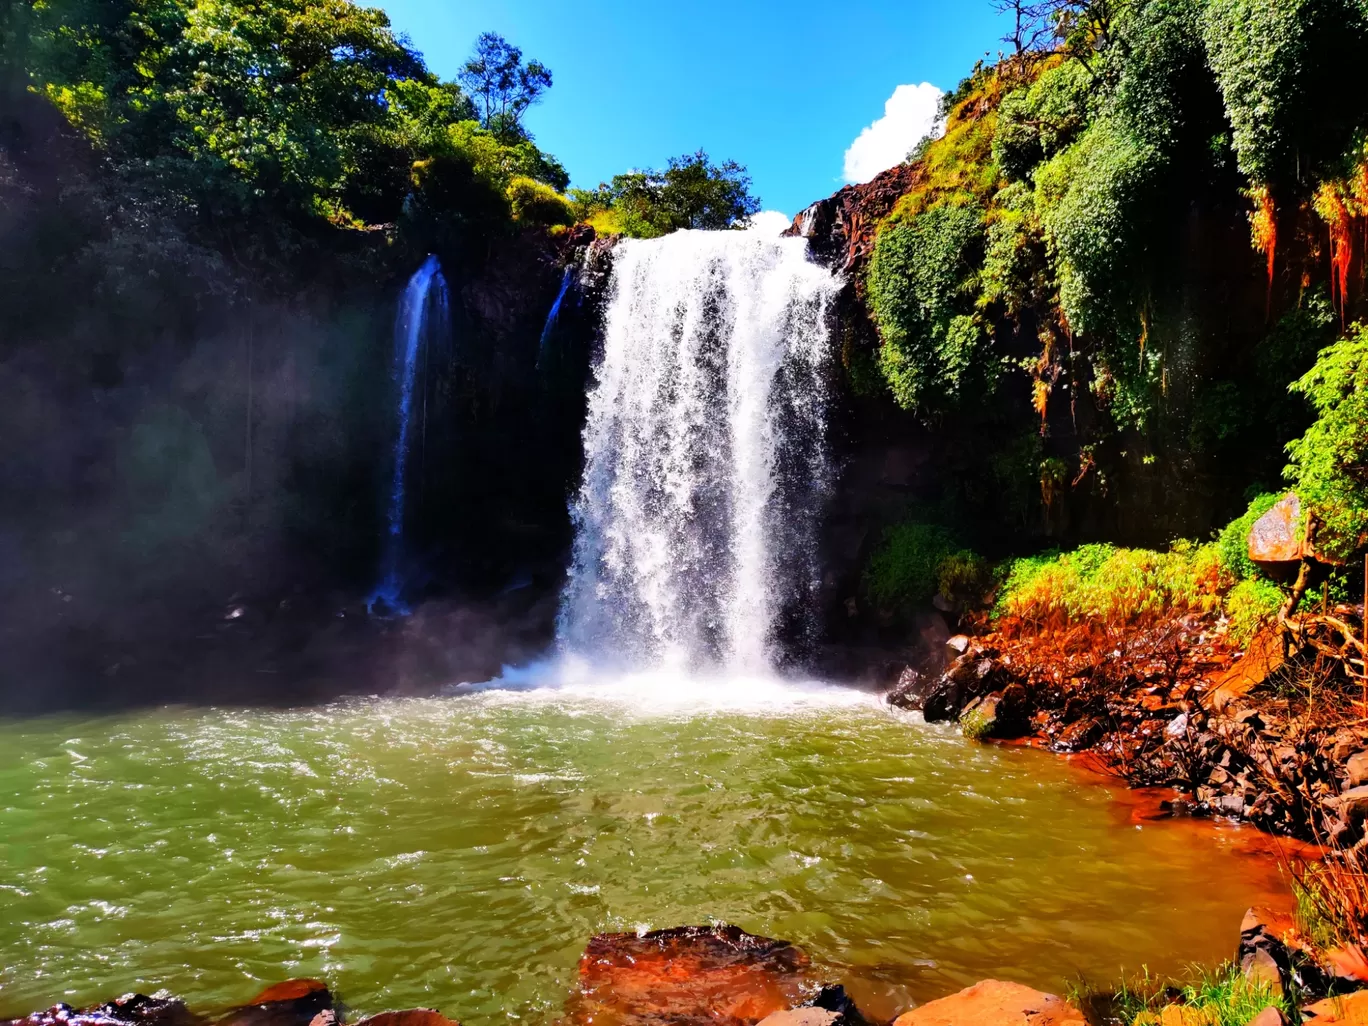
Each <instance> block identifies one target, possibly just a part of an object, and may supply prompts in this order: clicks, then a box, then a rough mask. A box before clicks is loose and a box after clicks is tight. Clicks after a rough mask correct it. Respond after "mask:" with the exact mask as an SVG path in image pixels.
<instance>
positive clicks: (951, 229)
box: [868, 204, 986, 409]
mask: <svg viewBox="0 0 1368 1026" xmlns="http://www.w3.org/2000/svg"><path fill="white" fill-rule="evenodd" d="M982 244H983V211H982V208H980V207H978V206H977V205H965V206H953V205H950V204H940V205H937V206H934V207H932V208H931V209H929V210H927V211H925V212H923V213H921V214H917V215H914V216H911V217H908V218H907V219H906V220H904V221H902V222H900V223H897V224H893V225H890V226H889V227H887V228H885V229H884V230H883V231H881V232H880V233H879V235H878V237H877V239H876V241H875V244H874V255H873V258H872V259H871V261H870V267H869V280H868V286H869V298H870V303H871V306H872V307H873V312H874V319H875V321H876V323H877V324H878V326H879V335H880V338H881V340H882V342H883V345H882V347H881V349H880V351H879V359H880V366H881V368H882V370H883V373H884V377H885V378H886V379H887V380H888V383H889V385H890V386H891V388H892V389H893V396H894V398H895V399H896V400H897V401H898V403H899V405H901V406H903V407H904V408H905V409H921V408H925V407H926V406H928V405H930V404H932V403H934V402H935V401H936V400H937V399H939V398H940V397H942V396H948V397H954V396H957V395H958V394H959V393H960V392H961V390H962V388H963V387H964V386H965V385H966V384H967V382H968V380H969V378H970V375H971V373H972V371H973V370H974V369H975V364H976V363H977V362H978V359H979V354H980V350H981V348H982V347H983V346H984V344H985V342H986V339H985V337H984V332H983V328H982V326H981V324H980V322H979V320H978V318H977V317H976V316H975V314H974V313H973V306H972V299H971V294H972V290H973V287H974V282H975V277H974V271H973V269H974V267H975V265H976V264H977V262H978V259H979V252H980V250H981V248H982Z"/></svg>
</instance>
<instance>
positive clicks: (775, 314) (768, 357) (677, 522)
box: [559, 231, 839, 673]
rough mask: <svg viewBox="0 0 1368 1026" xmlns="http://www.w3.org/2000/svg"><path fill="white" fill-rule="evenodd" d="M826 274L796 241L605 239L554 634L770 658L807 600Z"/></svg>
mask: <svg viewBox="0 0 1368 1026" xmlns="http://www.w3.org/2000/svg"><path fill="white" fill-rule="evenodd" d="M838 287H839V282H838V281H837V279H836V278H835V277H834V276H833V275H831V274H830V273H829V272H828V271H826V270H824V269H823V268H821V267H819V266H817V265H816V264H813V263H811V262H810V261H809V260H808V259H807V243H806V242H805V241H804V240H802V239H779V238H775V239H770V238H765V237H764V236H761V235H758V234H756V233H753V232H695V231H684V232H677V233H675V234H673V235H670V236H667V237H665V238H663V239H655V240H650V241H638V240H625V241H623V242H621V243H620V244H619V245H618V247H617V249H616V250H615V258H614V267H613V273H612V280H611V283H610V294H609V299H608V305H607V309H606V313H605V323H604V339H603V354H602V358H601V359H600V360H599V361H598V363H597V365H596V367H595V372H594V373H595V380H594V383H593V385H592V389H591V392H590V395H589V408H588V417H587V420H586V424H585V428H584V448H585V470H584V480H583V484H582V485H581V488H580V491H579V494H578V496H577V497H576V499H575V500H574V502H573V504H572V510H571V513H572V518H573V520H574V525H575V543H574V551H573V557H572V566H571V570H570V578H569V581H568V583H567V585H566V589H565V592H564V594H563V596H562V600H561V610H560V621H559V636H560V642H561V646H562V648H563V649H564V650H566V651H568V652H571V653H578V654H582V655H584V656H586V657H589V658H590V659H593V660H595V661H599V662H601V661H603V660H605V659H607V660H612V661H616V662H619V663H621V664H624V665H626V666H634V667H650V666H675V667H684V668H715V669H724V670H730V671H737V672H745V673H764V672H767V671H769V670H771V669H773V668H774V667H775V665H776V662H777V660H778V657H779V641H780V634H781V631H782V630H783V628H784V627H785V626H786V625H790V624H793V623H796V622H799V621H802V620H803V618H804V617H805V616H809V617H810V616H811V614H812V613H813V612H814V610H813V608H812V605H813V599H814V597H815V593H816V591H817V586H818V583H819V572H818V567H817V560H816V551H815V541H816V528H817V521H818V517H819V515H820V511H821V507H822V500H823V498H824V495H825V493H826V491H827V489H828V485H829V480H828V479H829V471H828V460H827V448H826V442H825V414H826V393H825V387H824V365H825V362H826V359H827V355H828V350H829V346H830V342H829V319H830V318H829V312H830V310H831V306H832V302H833V300H834V298H835V295H836V292H837V289H838Z"/></svg>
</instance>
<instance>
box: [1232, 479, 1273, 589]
mask: <svg viewBox="0 0 1368 1026" xmlns="http://www.w3.org/2000/svg"><path fill="white" fill-rule="evenodd" d="M1280 499H1282V495H1281V494H1274V493H1271V492H1266V493H1265V494H1263V495H1260V496H1258V497H1257V498H1255V499H1254V500H1253V501H1252V502H1251V503H1250V504H1249V508H1248V509H1246V510H1245V511H1244V513H1242V514H1241V515H1240V516H1238V517H1236V518H1235V519H1234V520H1232V521H1231V522H1230V523H1229V524H1227V525H1226V526H1225V527H1224V528H1222V530H1221V533H1220V534H1219V535H1218V536H1217V538H1216V548H1217V550H1218V551H1219V552H1220V555H1221V568H1222V569H1223V570H1224V571H1225V572H1226V573H1227V574H1229V575H1230V576H1231V578H1233V579H1234V580H1237V581H1252V580H1255V579H1257V578H1258V577H1259V568H1258V567H1257V566H1255V565H1254V564H1253V563H1252V562H1251V561H1250V559H1249V532H1250V531H1251V530H1253V528H1254V522H1255V521H1256V520H1258V519H1259V518H1260V517H1261V516H1263V515H1264V514H1265V513H1267V512H1268V511H1269V510H1270V509H1272V508H1273V507H1274V506H1276V505H1277V504H1278V501H1279V500H1280Z"/></svg>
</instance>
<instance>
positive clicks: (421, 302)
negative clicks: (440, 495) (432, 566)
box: [367, 256, 449, 613]
mask: <svg viewBox="0 0 1368 1026" xmlns="http://www.w3.org/2000/svg"><path fill="white" fill-rule="evenodd" d="M448 307H449V296H448V293H447V284H446V279H445V278H443V277H442V267H441V264H440V263H439V262H438V260H437V257H436V256H429V257H428V258H427V260H426V261H425V262H424V263H423V266H422V267H420V268H419V269H418V271H417V272H416V273H415V274H414V275H413V277H412V278H410V279H409V283H408V286H407V287H406V288H405V289H404V294H403V296H402V297H401V298H400V300H399V310H398V313H397V314H396V315H395V319H394V346H395V376H396V378H397V380H398V385H399V432H398V435H397V436H396V438H395V442H394V470H393V477H392V478H391V481H390V491H389V502H388V505H387V509H386V522H385V537H384V540H383V543H382V556H381V559H382V563H381V567H380V582H379V584H377V585H376V588H375V591H374V593H373V594H372V595H371V597H370V600H369V601H368V603H367V607H368V608H369V609H371V610H374V609H375V608H376V607H377V606H380V607H382V608H383V609H384V610H385V611H387V612H395V613H404V612H407V611H408V610H407V606H406V605H405V604H404V598H403V591H404V580H405V574H404V557H405V549H404V530H405V521H406V519H407V503H408V490H409V489H408V480H409V473H410V471H411V466H410V464H411V460H410V452H411V449H412V446H413V415H414V405H415V404H414V393H415V391H416V387H415V386H416V384H417V381H418V376H419V375H418V364H419V360H420V359H425V358H426V356H427V353H428V350H429V348H430V347H431V344H432V337H433V336H434V335H438V334H441V333H445V332H446V331H448V330H449V328H448V323H449V322H448ZM426 398H427V388H426V382H425V383H424V388H423V394H422V396H421V397H420V402H419V404H418V405H419V414H420V419H421V417H422V415H423V414H424V412H425V411H424V409H423V407H424V406H425V404H426Z"/></svg>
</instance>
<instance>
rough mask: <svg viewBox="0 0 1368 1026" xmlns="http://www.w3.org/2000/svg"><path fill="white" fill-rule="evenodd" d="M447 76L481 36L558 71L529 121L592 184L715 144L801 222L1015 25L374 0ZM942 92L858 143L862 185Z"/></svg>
mask: <svg viewBox="0 0 1368 1026" xmlns="http://www.w3.org/2000/svg"><path fill="white" fill-rule="evenodd" d="M365 2H369V3H372V4H378V5H379V6H381V7H383V8H385V10H386V11H388V13H389V15H390V18H391V20H392V21H393V23H394V26H395V28H396V30H398V31H399V32H402V33H404V34H406V35H407V36H408V37H409V38H410V39H411V40H412V41H413V44H414V46H415V47H417V49H419V50H421V51H422V52H423V54H424V55H425V57H426V58H427V61H428V65H429V66H430V67H431V68H432V69H433V70H434V71H435V72H436V73H438V74H439V75H441V76H443V77H444V78H451V77H454V75H455V74H456V72H457V70H458V69H459V67H460V65H461V63H462V62H463V61H464V59H465V57H466V56H467V54H468V53H469V51H470V49H471V47H472V45H473V44H474V41H475V37H476V36H478V35H479V34H480V33H481V32H486V31H493V32H499V33H501V34H502V35H504V36H505V37H506V38H507V39H508V40H509V41H510V42H512V43H514V44H515V45H517V46H520V47H522V49H523V52H524V54H525V55H527V56H528V57H535V58H536V59H538V60H541V61H542V62H543V63H545V64H546V65H548V66H549V67H550V68H551V70H552V72H553V73H554V75H555V84H554V86H553V88H552V89H551V91H550V92H549V93H548V94H547V97H546V99H545V100H544V101H543V102H542V103H541V104H540V105H539V106H537V107H535V108H533V109H532V110H531V111H530V112H529V113H528V115H527V118H526V123H527V125H528V127H529V128H530V129H531V130H532V132H533V134H534V135H535V136H536V138H537V142H538V144H539V145H540V146H542V148H543V149H545V150H547V151H549V152H551V153H554V154H555V155H556V156H557V157H559V158H560V160H561V161H562V162H563V163H564V164H565V166H566V167H567V168H568V169H569V171H570V174H571V177H572V179H573V184H574V185H577V186H593V185H596V184H598V182H600V181H603V180H607V179H608V178H611V177H612V176H613V175H614V174H615V173H618V172H620V171H624V170H626V169H628V168H631V167H643V166H661V165H663V164H664V163H665V161H666V159H667V158H669V157H670V156H677V155H679V154H681V153H685V152H692V151H693V150H696V149H698V148H699V147H702V148H704V149H706V150H707V151H708V153H709V154H710V155H711V156H712V157H713V158H714V159H716V160H721V159H725V158H732V159H735V160H738V161H740V162H741V163H743V164H745V165H746V166H747V167H748V168H749V170H750V173H751V177H752V178H753V179H754V189H755V191H756V192H757V193H758V194H759V195H760V197H761V198H762V200H763V201H764V205H765V207H766V208H767V209H777V210H780V211H783V212H784V213H785V214H788V215H790V216H792V215H794V214H796V213H797V212H798V211H799V210H800V209H802V208H803V207H804V206H806V205H807V204H808V203H810V202H812V201H813V200H816V199H820V198H821V197H823V196H827V195H829V194H830V193H832V192H834V191H835V190H836V189H838V188H840V186H841V185H842V184H844V182H845V180H846V161H845V154H846V151H847V149H849V148H850V146H851V144H852V143H853V142H854V141H855V140H856V138H857V137H859V136H860V134H861V132H862V130H864V129H865V128H866V127H868V126H870V125H871V124H873V123H874V122H875V121H876V120H877V119H880V118H882V117H883V116H884V114H885V104H886V103H887V102H888V101H889V99H890V97H893V96H894V92H895V90H896V89H897V87H898V86H900V85H904V86H909V87H915V86H918V85H919V84H921V83H931V84H932V85H934V86H937V87H939V88H940V89H950V88H953V87H954V86H955V84H956V83H958V82H959V80H960V79H961V78H963V77H964V76H965V75H966V74H967V73H968V72H969V70H970V69H971V68H972V67H973V64H974V61H976V60H978V59H980V58H982V57H983V56H984V55H985V53H991V54H992V55H994V56H996V54H997V51H998V49H999V48H1000V46H1001V45H1002V44H1001V43H1000V42H999V39H1000V37H1001V36H1002V34H1003V31H1004V27H1003V23H1002V21H1001V19H1000V18H999V17H998V16H997V15H996V14H995V12H994V11H993V8H992V4H991V3H990V0H958V2H942V3H932V2H926V0H847V2H845V3H840V4H837V3H817V2H815V0H787V2H784V0H578V2H576V3H565V2H555V0H365ZM933 99H934V94H932V93H931V92H930V91H929V90H917V89H912V88H909V89H905V90H903V91H902V92H901V93H899V94H898V98H897V100H896V101H895V103H894V104H893V109H892V110H891V111H890V117H889V119H888V120H886V121H883V122H881V124H880V125H879V126H878V127H877V128H876V129H875V131H874V132H873V134H872V135H870V136H867V137H866V139H865V141H864V142H863V143H861V145H860V146H859V147H857V150H856V154H855V156H854V157H853V164H854V167H853V168H852V175H853V176H854V177H859V176H860V175H861V174H863V175H864V176H866V177H867V176H868V175H870V174H871V173H872V172H873V171H875V170H878V167H877V165H878V164H890V163H893V162H895V160H894V157H893V156H890V154H896V153H897V152H900V151H901V152H905V150H906V149H910V148H911V146H912V144H913V143H915V142H916V138H912V139H910V140H908V141H904V138H903V137H904V136H907V135H909V134H917V135H919V134H920V132H919V131H918V126H919V124H920V120H921V119H922V118H923V117H924V116H927V115H926V112H927V111H929V109H930V104H931V101H932V100H933Z"/></svg>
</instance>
